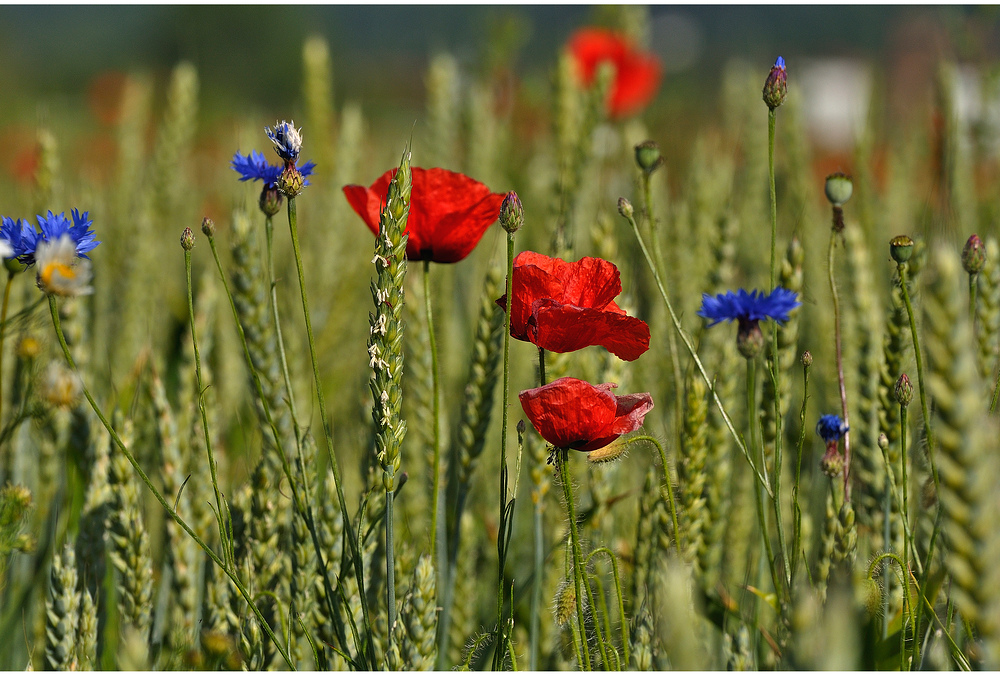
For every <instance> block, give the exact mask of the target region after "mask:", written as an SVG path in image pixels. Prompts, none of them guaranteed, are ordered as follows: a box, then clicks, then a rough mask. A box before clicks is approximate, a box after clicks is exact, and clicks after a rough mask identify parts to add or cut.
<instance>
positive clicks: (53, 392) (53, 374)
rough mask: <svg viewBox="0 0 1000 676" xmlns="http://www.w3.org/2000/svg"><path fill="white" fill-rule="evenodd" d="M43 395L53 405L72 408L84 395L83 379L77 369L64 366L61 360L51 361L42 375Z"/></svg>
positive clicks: (41, 388)
mask: <svg viewBox="0 0 1000 676" xmlns="http://www.w3.org/2000/svg"><path fill="white" fill-rule="evenodd" d="M39 389H40V391H41V395H42V397H43V398H44V399H45V401H47V402H48V403H49V404H51V405H52V406H56V407H58V408H63V409H66V408H71V407H72V406H74V405H75V404H76V403H77V402H78V401H79V400H80V397H81V396H82V395H83V381H81V380H80V376H78V375H77V374H76V372H75V371H72V370H70V369H68V368H67V367H65V366H63V364H62V362H61V361H52V362H49V366H48V368H47V369H45V374H44V376H43V377H42V382H41V387H40V388H39Z"/></svg>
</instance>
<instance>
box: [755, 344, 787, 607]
mask: <svg viewBox="0 0 1000 676" xmlns="http://www.w3.org/2000/svg"><path fill="white" fill-rule="evenodd" d="M756 372H757V362H756V360H755V359H747V421H748V423H749V425H750V435H749V436H750V448H759V449H760V455H759V458H760V466H761V467H762V468H763V467H764V465H765V463H764V446H763V444H761V443H759V440H758V437H759V436H760V435H759V433H758V431H757V415H756V414H757V383H756ZM754 493H755V495H756V498H757V500H756V501H755V502H756V506H757V522H758V523H759V524H760V534H761V538H762V539H763V542H764V552H765V553H766V555H767V565H768V568H769V569H770V571H771V583H772V584H773V585H774V592H775V594H778V595H779V597H780V596H782V594H783V590H784V585H782V584H781V580H780V577H779V576H778V569H777V565H776V563H777V562H776V561H775V558H774V548H773V547H772V546H771V535H770V533H769V532H768V527H767V512H766V511H765V510H764V493H763V487H762V486H757V487H756V490H755V491H754ZM772 498H773V496H772Z"/></svg>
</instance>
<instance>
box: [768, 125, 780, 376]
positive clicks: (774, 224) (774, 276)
mask: <svg viewBox="0 0 1000 676" xmlns="http://www.w3.org/2000/svg"><path fill="white" fill-rule="evenodd" d="M775 117H776V114H775V109H774V108H769V109H768V111H767V185H768V187H769V188H770V191H771V277H770V282H771V283H770V288H771V290H772V291H773V290H774V287H775V285H776V284H777V281H778V256H777V240H778V197H777V193H776V192H775V189H774V120H775ZM776 357H777V355H776Z"/></svg>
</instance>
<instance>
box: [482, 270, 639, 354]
mask: <svg viewBox="0 0 1000 676" xmlns="http://www.w3.org/2000/svg"><path fill="white" fill-rule="evenodd" d="M621 292H622V282H621V275H620V273H619V272H618V268H616V267H615V266H614V264H613V263H609V262H608V261H606V260H603V259H600V258H591V257H589V256H588V257H584V258H581V259H580V260H578V261H576V262H575V263H567V262H566V261H564V260H561V259H559V258H550V257H549V256H545V255H543V254H540V253H535V252H534V251H522V252H521V253H520V254H518V256H517V258H515V259H514V277H513V280H512V281H511V294H512V296H513V299H514V300H513V302H512V303H511V307H510V335H511V336H512V337H514V338H517V339H518V340H525V341H528V342H530V343H534V344H535V345H537V346H538V347H541V348H544V349H546V350H549V351H551V352H573V351H574V350H579V349H580V348H583V347H587V346H588V345H601V346H603V347H605V348H606V349H607V350H608V351H610V352H612V353H613V354H615V355H616V356H618V357H619V358H621V359H624V360H626V361H632V360H633V359H637V358H638V357H639V355H641V354H642V353H643V352H645V351H646V350H648V349H649V327H648V326H647V325H646V322H644V321H642V320H641V319H637V318H635V317H629V316H628V315H627V314H625V311H624V310H622V309H621V308H620V307H618V305H617V304H616V303H615V301H614V298H615V297H616V296H617V295H618V294H620V293H621ZM497 305H499V306H500V307H502V308H504V309H505V310H506V309H507V295H506V294H504V295H503V296H501V297H500V298H499V299H497Z"/></svg>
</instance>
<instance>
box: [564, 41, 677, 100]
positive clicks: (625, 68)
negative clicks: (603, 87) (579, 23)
mask: <svg viewBox="0 0 1000 676" xmlns="http://www.w3.org/2000/svg"><path fill="white" fill-rule="evenodd" d="M568 48H569V53H570V54H571V55H572V56H573V60H574V61H575V62H576V66H577V72H578V73H579V76H580V79H581V81H582V82H583V86H585V87H589V86H590V85H591V84H593V82H594V78H595V77H596V76H597V69H598V67H599V66H600V65H601V64H602V63H603V62H605V61H610V62H611V63H612V64H614V67H615V76H614V80H613V81H612V83H611V89H610V91H609V92H608V100H607V111H608V116H610V117H613V118H622V117H628V116H629V115H632V114H633V113H637V112H639V111H640V110H642V109H643V108H645V107H646V106H647V105H648V104H649V102H650V101H652V100H653V97H654V96H656V91H657V90H658V89H659V88H660V78H661V77H662V75H663V67H662V66H661V65H660V60H659V59H658V58H656V56H655V55H653V54H651V53H649V52H640V51H638V50H636V49H635V48H634V46H633V45H632V43H631V42H630V41H629V40H628V38H626V37H625V36H624V35H622V34H620V33H615V32H613V31H609V30H605V29H603V28H581V29H580V30H578V31H576V33H574V34H573V36H572V37H571V38H570V40H569V44H568Z"/></svg>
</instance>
